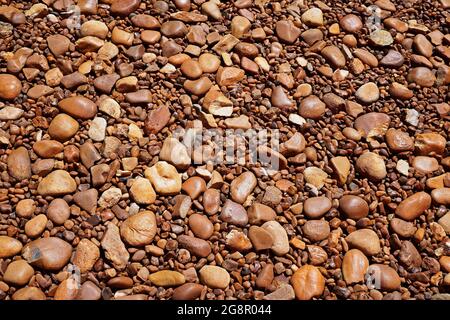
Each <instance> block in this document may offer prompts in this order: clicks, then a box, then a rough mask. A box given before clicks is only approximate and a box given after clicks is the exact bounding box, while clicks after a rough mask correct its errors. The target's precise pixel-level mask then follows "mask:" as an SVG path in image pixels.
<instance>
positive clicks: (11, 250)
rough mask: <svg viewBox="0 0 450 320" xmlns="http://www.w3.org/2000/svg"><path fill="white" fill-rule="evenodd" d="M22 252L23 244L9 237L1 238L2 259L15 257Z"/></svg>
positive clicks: (0, 250) (0, 257)
mask: <svg viewBox="0 0 450 320" xmlns="http://www.w3.org/2000/svg"><path fill="white" fill-rule="evenodd" d="M21 250H22V243H21V242H20V241H19V240H17V239H14V238H11V237H8V236H0V259H3V258H9V257H12V256H15V255H16V254H18V253H19V252H20V251H21Z"/></svg>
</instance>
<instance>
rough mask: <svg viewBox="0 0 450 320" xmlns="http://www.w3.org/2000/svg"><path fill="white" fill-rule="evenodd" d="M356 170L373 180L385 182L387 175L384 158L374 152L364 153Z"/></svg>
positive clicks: (357, 162)
mask: <svg viewBox="0 0 450 320" xmlns="http://www.w3.org/2000/svg"><path fill="white" fill-rule="evenodd" d="M356 168H357V170H358V171H359V173H360V174H362V175H363V176H365V177H367V178H369V179H371V180H375V181H378V180H383V179H384V178H385V177H386V175H387V171H386V165H385V163H384V160H383V158H382V157H380V156H379V155H378V154H376V153H373V152H366V153H363V154H362V155H361V156H359V158H358V159H357V160H356Z"/></svg>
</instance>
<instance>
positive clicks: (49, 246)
mask: <svg viewBox="0 0 450 320" xmlns="http://www.w3.org/2000/svg"><path fill="white" fill-rule="evenodd" d="M71 255H72V246H71V245H70V244H69V243H67V242H65V241H64V240H61V239H60V238H56V237H49V238H41V239H37V240H34V241H32V242H30V243H28V244H27V245H26V246H25V247H24V248H23V250H22V256H23V257H24V258H25V260H27V261H28V263H30V264H31V265H32V266H35V267H38V268H41V269H43V270H46V271H59V270H61V269H62V268H63V267H64V266H65V265H66V264H67V263H68V262H69V259H70V257H71Z"/></svg>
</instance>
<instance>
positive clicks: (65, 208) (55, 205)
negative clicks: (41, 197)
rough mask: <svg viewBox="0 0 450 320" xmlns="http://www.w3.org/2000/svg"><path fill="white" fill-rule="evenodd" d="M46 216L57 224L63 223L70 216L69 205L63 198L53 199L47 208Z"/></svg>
mask: <svg viewBox="0 0 450 320" xmlns="http://www.w3.org/2000/svg"><path fill="white" fill-rule="evenodd" d="M47 217H48V218H49V219H50V221H52V222H53V223H55V224H57V225H61V224H64V222H66V220H67V219H69V217H70V207H69V205H68V204H67V202H66V201H65V200H64V199H54V200H52V202H50V204H49V206H48V208H47Z"/></svg>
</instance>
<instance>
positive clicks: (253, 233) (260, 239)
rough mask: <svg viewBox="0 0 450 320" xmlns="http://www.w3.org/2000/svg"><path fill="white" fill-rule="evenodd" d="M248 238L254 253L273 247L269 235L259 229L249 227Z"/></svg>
mask: <svg viewBox="0 0 450 320" xmlns="http://www.w3.org/2000/svg"><path fill="white" fill-rule="evenodd" d="M248 237H249V239H250V241H251V242H252V244H253V247H254V248H255V250H256V251H260V250H267V249H270V248H271V247H272V246H273V238H272V236H271V234H270V233H269V232H268V231H266V230H265V229H263V228H261V227H258V226H251V227H250V229H249V230H248Z"/></svg>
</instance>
